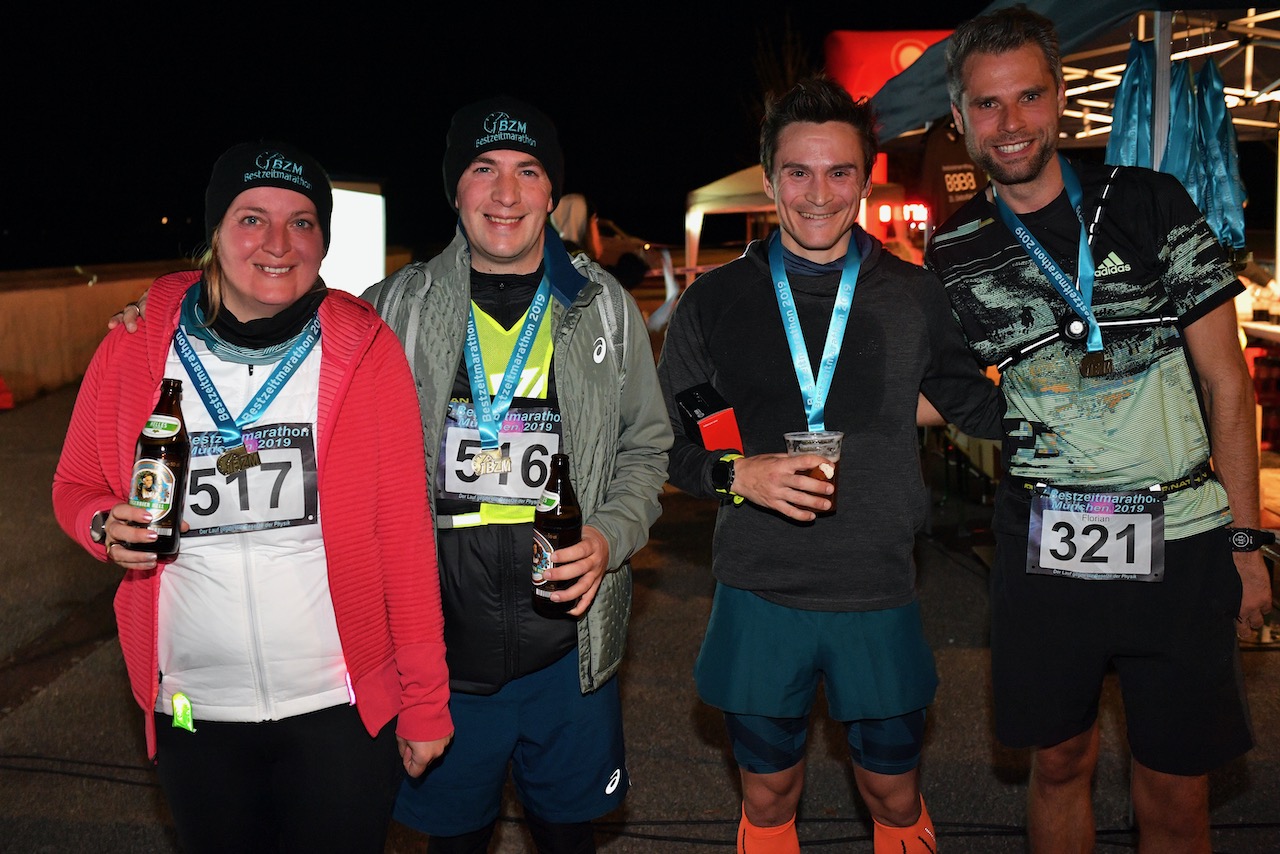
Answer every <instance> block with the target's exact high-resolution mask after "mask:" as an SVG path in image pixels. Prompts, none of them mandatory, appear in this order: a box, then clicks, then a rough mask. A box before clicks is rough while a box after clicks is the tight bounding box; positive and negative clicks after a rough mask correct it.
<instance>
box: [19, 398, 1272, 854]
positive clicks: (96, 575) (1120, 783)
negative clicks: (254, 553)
mask: <svg viewBox="0 0 1280 854" xmlns="http://www.w3.org/2000/svg"><path fill="white" fill-rule="evenodd" d="M75 393H76V389H75V387H69V388H66V389H63V390H60V391H57V392H55V393H52V394H50V395H48V396H45V397H42V398H39V399H37V400H34V401H31V402H29V403H25V404H23V405H21V406H19V408H17V409H14V410H11V411H6V412H0V448H3V449H4V450H3V452H2V453H0V484H3V489H2V491H0V852H10V851H12V852H171V851H176V850H177V847H176V844H175V839H174V834H173V831H172V826H171V822H170V819H169V815H168V811H167V809H166V807H165V804H164V800H163V797H162V796H161V793H160V790H159V788H158V786H157V783H156V777H155V774H154V771H153V770H152V768H151V766H150V765H149V763H148V761H147V759H146V756H145V749H144V744H143V732H142V717H141V713H140V711H139V710H138V709H137V708H136V707H135V706H134V703H133V700H132V698H131V697H130V695H129V691H128V685H127V681H126V678H125V672H124V666H123V663H122V661H121V656H120V649H119V645H118V642H117V640H116V637H115V628H114V623H113V620H112V615H111V611H110V599H111V595H112V593H113V591H114V587H115V584H116V582H117V575H116V572H115V570H113V569H112V568H109V567H106V566H104V565H103V564H99V563H97V562H96V561H94V560H92V559H90V558H89V557H88V556H86V555H85V554H83V553H82V552H81V551H80V549H79V548H78V547H77V546H74V545H73V544H72V543H71V542H70V541H69V540H68V539H67V538H66V537H65V536H64V535H63V534H62V532H61V531H60V530H59V529H58V527H57V525H56V523H55V522H54V520H53V513H52V508H51V504H50V495H49V486H50V482H51V478H52V473H53V470H54V466H55V463H56V460H57V455H58V452H59V449H60V446H61V443H62V439H63V435H64V433H65V430H66V424H67V421H68V419H69V416H70V412H71V406H72V404H73V402H74V395H75ZM925 445H926V453H925V456H924V460H925V469H926V472H927V474H928V478H929V481H930V483H931V486H932V493H933V513H932V518H931V520H930V524H929V526H928V529H927V531H926V532H925V533H923V534H922V535H921V536H920V537H919V540H918V546H917V559H918V563H919V569H920V575H919V578H920V596H921V602H922V606H923V613H924V622H925V628H926V632H927V635H928V638H929V641H930V643H931V644H932V645H933V648H934V650H935V653H936V657H937V664H938V671H939V673H940V675H941V685H940V688H939V691H938V696H937V700H936V702H935V703H934V705H933V707H932V708H931V709H930V713H929V722H928V729H927V734H926V746H925V753H924V760H923V763H922V773H923V786H924V792H925V797H926V799H927V801H928V804H929V811H930V813H931V815H932V816H933V818H934V821H935V823H936V825H937V829H938V835H939V841H940V850H941V851H942V852H944V853H945V854H959V852H1015V851H1023V850H1025V832H1024V800H1025V791H1026V779H1027V773H1028V761H1027V755H1026V753H1025V752H1022V751H1011V750H1007V749H1004V748H1002V747H1000V746H999V745H998V744H997V743H996V742H995V740H994V738H993V736H992V730H991V714H990V701H989V690H988V688H989V685H988V681H989V667H988V650H987V615H988V611H987V597H986V584H987V580H986V578H987V569H986V564H985V563H984V561H983V557H982V556H983V555H985V554H989V548H988V547H989V535H988V532H987V531H986V528H985V526H986V524H987V521H988V520H989V517H990V506H989V504H987V503H986V500H985V498H986V495H987V492H988V490H987V489H986V488H985V484H984V483H983V482H982V481H981V480H980V479H979V478H977V477H975V476H973V475H967V476H966V475H965V468H964V467H963V466H962V465H959V464H957V463H956V462H955V461H948V460H947V458H946V456H945V455H944V454H942V453H941V452H940V450H939V447H940V446H939V445H938V444H937V443H936V442H935V441H934V438H933V437H930V438H928V439H927V440H926V442H925ZM663 507H664V512H663V515H662V517H661V518H660V519H659V521H658V523H657V524H656V525H655V527H654V529H653V532H652V540H651V542H650V545H649V546H648V547H647V548H645V549H644V550H643V551H642V552H641V553H640V554H638V555H637V556H636V560H635V566H636V585H635V615H634V619H633V621H632V625H631V632H630V637H629V646H628V651H627V663H626V664H625V666H624V668H623V670H622V673H621V676H620V679H621V686H622V695H623V703H624V709H625V729H626V738H627V747H628V767H629V770H630V773H631V778H632V783H633V788H632V790H631V792H630V794H629V795H628V797H627V800H626V803H625V806H623V807H622V808H621V809H620V810H619V811H618V812H616V813H614V814H611V815H609V816H606V817H605V818H603V819H601V820H600V821H599V822H597V825H596V826H597V831H598V833H597V839H598V842H599V845H600V850H601V851H602V852H606V854H631V852H700V851H725V852H727V851H731V850H732V840H733V836H734V828H735V827H736V824H737V820H738V811H739V793H738V789H737V774H736V771H735V768H734V765H733V762H732V759H731V756H730V753H729V749H728V742H727V738H726V736H725V732H724V727H723V724H722V721H721V718H720V716H719V714H718V713H717V712H716V711H714V710H713V709H710V708H708V707H707V706H705V705H703V704H702V703H701V702H700V701H699V700H698V698H697V696H696V693H695V691H694V686H693V680H692V675H691V674H692V668H693V662H694V658H695V657H696V655H697V651H698V646H699V643H700V641H701V637H702V631H703V628H704V626H705V624H706V618H707V615H708V613H709V611H710V607H711V593H712V589H713V582H712V578H711V575H710V572H709V569H708V567H709V562H710V537H711V527H712V523H713V513H714V507H713V506H712V503H711V502H704V501H695V500H693V499H690V498H689V497H688V496H685V495H684V494H682V493H679V492H676V491H673V490H672V491H668V492H667V493H666V494H665V495H664V496H663ZM1168 631H1169V632H1170V633H1173V632H1177V631H1178V627H1177V626H1176V625H1170V626H1168ZM1242 660H1243V665H1244V672H1245V678H1246V686H1247V690H1248V696H1249V702H1250V704H1251V708H1252V711H1253V719H1254V726H1255V730H1256V734H1257V747H1255V748H1254V750H1253V751H1251V752H1250V753H1249V754H1248V755H1247V756H1245V757H1243V758H1241V759H1239V760H1237V761H1235V762H1232V763H1230V764H1229V765H1228V766H1226V767H1225V768H1223V769H1221V770H1220V771H1218V772H1215V773H1214V774H1213V775H1212V784H1213V789H1212V819H1213V824H1214V831H1213V844H1214V850H1215V851H1217V852H1254V854H1257V852H1263V853H1264V854H1265V852H1280V841H1277V838H1278V834H1280V797H1278V794H1280V654H1277V653H1276V647H1269V648H1261V647H1256V648H1250V649H1247V650H1245V651H1244V652H1243V653H1242ZM814 720H815V725H814V727H813V730H812V733H811V737H810V742H809V748H808V771H807V782H806V788H805V793H804V798H803V801H802V804H801V811H800V823H799V833H800V838H801V840H802V843H803V846H804V849H805V850H806V851H815V852H827V851H830V852H837V851H841V852H842V851H868V852H869V851H870V850H871V844H870V841H869V840H870V836H869V834H870V820H869V818H868V816H867V814H866V811H865V809H864V807H863V806H862V804H861V803H860V801H859V799H858V798H857V795H856V794H855V790H854V786H853V782H852V776H851V773H850V770H849V763H848V759H847V751H846V747H845V743H844V736H843V731H842V730H841V729H840V728H839V727H838V726H835V725H832V723H831V722H830V721H829V720H827V718H826V716H825V709H824V708H823V706H822V704H821V702H819V705H818V707H817V708H816V709H815V713H814ZM1102 724H1103V740H1102V745H1103V746H1102V756H1101V760H1100V762H1099V768H1098V774H1097V779H1096V784H1095V792H1094V805H1095V810H1096V817H1097V824H1098V827H1099V834H1098V850H1100V851H1108V850H1131V849H1133V848H1134V847H1135V836H1134V834H1133V833H1132V830H1131V827H1130V821H1129V801H1128V796H1127V793H1126V792H1127V765H1128V759H1127V753H1126V747H1125V739H1124V716H1123V712H1122V709H1121V708H1120V704H1119V702H1118V692H1117V690H1116V686H1115V684H1114V682H1113V681H1108V684H1107V686H1106V689H1105V691H1104V696H1103V712H1102ZM519 817H520V811H519V807H518V805H516V804H515V803H514V802H513V801H511V799H510V798H508V801H507V803H506V804H505V805H504V809H503V819H502V821H501V823H500V827H499V834H498V841H497V843H496V844H495V845H494V847H493V850H494V851H495V852H498V854H503V852H519V851H525V850H529V849H528V847H527V837H526V836H525V834H524V831H523V828H522V825H521V823H520V818H519ZM424 848H425V837H423V836H421V835H419V834H417V833H415V832H412V831H410V830H408V829H406V828H403V827H402V826H400V825H396V824H393V825H392V830H391V834H390V838H389V840H388V845H387V849H386V850H387V851H388V852H414V851H417V852H420V851H423V850H424Z"/></svg>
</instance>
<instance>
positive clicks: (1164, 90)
mask: <svg viewBox="0 0 1280 854" xmlns="http://www.w3.org/2000/svg"><path fill="white" fill-rule="evenodd" d="M1173 14H1174V13H1172V12H1156V14H1155V18H1156V22H1155V48H1156V60H1155V61H1156V67H1155V74H1154V83H1155V86H1154V91H1153V92H1152V93H1151V99H1152V100H1151V168H1152V169H1159V168H1160V162H1161V161H1162V160H1163V159H1164V150H1165V146H1166V145H1167V144H1168V141H1169V73H1170V70H1171V69H1170V64H1171V60H1170V59H1169V57H1170V56H1171V55H1172V53H1173V48H1172V42H1173Z"/></svg>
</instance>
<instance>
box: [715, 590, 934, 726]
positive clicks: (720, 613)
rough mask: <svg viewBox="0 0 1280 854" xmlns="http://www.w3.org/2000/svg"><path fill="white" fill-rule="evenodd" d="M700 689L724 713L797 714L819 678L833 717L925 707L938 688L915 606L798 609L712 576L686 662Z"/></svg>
mask: <svg viewBox="0 0 1280 854" xmlns="http://www.w3.org/2000/svg"><path fill="white" fill-rule="evenodd" d="M694 677H695V679H696V681H697V684H698V696H700V697H701V698H702V700H703V702H705V703H707V704H709V705H712V706H715V707H716V708H718V709H721V710H722V711H726V712H733V713H735V714H739V715H759V716H762V717H770V718H805V717H808V715H809V711H810V709H811V708H812V706H813V699H814V696H815V694H816V693H817V690H818V683H819V681H821V682H822V685H823V690H824V691H825V693H826V698H827V708H828V710H829V711H830V713H831V717H833V718H834V719H835V720H838V721H845V722H848V721H859V720H867V719H871V720H887V719H889V718H896V717H898V716H899V715H904V714H906V713H907V712H914V711H916V710H918V709H923V708H925V707H926V706H928V705H929V704H930V703H932V702H933V696H934V692H935V691H936V690H937V687H938V674H937V671H936V669H935V668H934V663H933V652H932V650H930V649H929V644H928V643H927V642H926V641H925V639H924V628H923V626H922V625H921V623H920V605H919V603H918V602H911V603H909V604H907V605H903V606H901V607H899V608H889V609H885V610H881V611H804V610H800V609H798V608H788V607H786V606H784V605H776V604H774V603H772V602H769V601H767V600H765V599H763V598H761V597H760V596H757V595H756V594H754V593H751V592H749V591H746V590H738V589H736V588H733V587H729V586H727V585H724V584H716V591H715V598H714V599H713V600H712V603H711V618H710V620H709V622H708V623H707V633H706V636H705V637H704V638H703V641H702V649H701V651H700V652H699V653H698V661H697V664H696V665H695V667H694Z"/></svg>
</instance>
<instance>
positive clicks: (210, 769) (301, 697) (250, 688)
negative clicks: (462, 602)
mask: <svg viewBox="0 0 1280 854" xmlns="http://www.w3.org/2000/svg"><path fill="white" fill-rule="evenodd" d="M332 208H333V201H332V190H331V188H330V182H329V179H328V176H327V175H326V174H325V173H324V171H323V169H321V167H320V165H319V164H318V163H316V162H315V161H314V160H312V159H311V158H310V157H309V156H307V155H306V154H305V153H303V152H301V151H299V150H298V149H296V148H294V147H293V146H290V145H288V144H285V143H279V142H275V143H269V142H257V143H245V144H242V145H237V146H235V147H233V148H231V149H229V150H228V151H227V152H226V153H224V154H223V155H222V157H221V158H219V160H218V161H217V163H216V164H215V165H214V168H213V174H212V177H211V179H210V182H209V187H208V190H207V191H206V206H205V220H206V232H207V235H208V240H209V246H210V249H209V251H208V252H207V253H206V254H205V256H204V258H203V259H202V260H201V265H200V266H201V269H200V270H199V271H197V272H190V273H175V274H171V275H168V276H164V277H162V278H160V279H158V280H157V281H156V282H155V284H154V285H153V286H152V287H151V288H150V290H149V291H148V294H147V315H146V319H145V321H142V323H141V325H140V326H139V333H138V334H133V335H129V334H126V333H125V330H124V329H121V328H117V329H115V330H113V331H112V332H111V333H109V334H108V335H107V337H106V339H105V340H104V341H103V343H102V345H101V346H100V347H99V348H98V351H97V353H96V354H95V355H94V358H93V361H92V362H91V364H90V365H89V369H88V371H87V373H86V375H85V378H84V382H83V385H82V386H81V389H80V394H79V397H78V398H77V401H76V406H75V411H74V413H73V415H72V419H71V425H70V428H69V430H68V433H67V439H66V443H65V446H64V448H63V451H62V457H61V459H60V461H59V463H58V470H57V473H56V475H55V477H54V485H53V500H54V509H55V511H56V513H57V516H58V521H59V523H60V524H61V525H62V527H63V529H64V530H65V531H66V532H67V534H68V535H69V536H71V537H72V538H73V539H75V540H76V541H78V542H79V543H81V545H83V546H84V547H85V549H87V550H88V551H89V552H90V553H91V554H93V555H95V556H96V557H98V558H99V559H102V560H106V561H108V562H111V563H114V564H116V566H117V567H118V568H119V569H120V570H122V571H123V576H122V580H121V583H120V589H119V591H118V593H117V594H116V601H115V606H116V618H117V623H118V625H119V632H120V645H121V648H122V649H123V652H124V658H125V663H126V665H127V667H128V671H129V680H130V682H131V684H132V687H133V694H134V697H135V698H136V699H137V701H138V703H139V705H141V706H142V709H143V711H144V712H145V714H146V731H147V747H148V751H149V753H150V754H151V755H152V757H153V758H155V759H156V762H157V767H158V771H159V776H160V782H161V785H162V787H163V789H164V792H165V797H166V799H167V800H168V802H169V806H170V808H171V810H172V812H173V815H174V819H175V822H176V824H177V829H178V835H179V837H180V839H181V841H182V844H183V847H184V848H185V849H187V850H190V851H277V850H297V851H309V852H311V851H341V852H354V851H368V852H381V851H382V850H383V848H384V846H385V837H386V832H387V826H388V821H389V817H390V815H391V808H392V804H393V802H394V800H395V795H396V791H397V788H398V786H399V783H400V779H401V776H402V773H401V769H402V768H403V770H404V771H405V772H407V773H409V774H410V775H412V776H415V777H416V776H418V775H420V774H422V772H423V770H424V769H425V768H426V766H427V765H428V764H430V763H431V761H432V760H434V759H435V758H436V757H438V756H439V755H440V754H441V753H442V752H443V751H444V749H445V746H446V745H447V744H448V742H449V739H450V738H451V737H452V731H453V728H452V722H451V720H450V717H449V712H448V699H449V688H448V676H447V673H446V669H445V663H444V641H443V635H442V627H443V619H442V616H441V610H440V592H439V584H438V579H437V575H436V562H435V550H434V545H433V538H432V530H431V521H430V512H429V509H428V503H427V492H426V480H425V477H424V471H425V465H424V461H423V449H422V440H421V430H420V428H419V426H418V425H419V415H418V403H417V397H416V393H415V390H414V386H413V382H412V379H411V378H410V374H409V368H408V365H407V364H406V362H405V359H404V355H403V351H402V349H401V347H400V344H399V342H398V341H397V340H396V338H395V335H394V334H393V333H392V332H391V330H390V329H389V328H388V327H387V326H386V325H385V324H383V322H382V321H381V320H380V319H379V318H378V316H377V314H376V313H375V312H374V311H373V309H372V308H371V307H370V306H368V305H367V304H365V303H363V302H361V301H360V300H357V299H355V298H354V297H351V296H349V295H347V294H345V293H343V292H340V291H330V290H328V289H326V288H325V285H324V282H323V281H321V279H320V277H319V269H320V262H321V260H322V259H323V258H324V255H325V252H326V251H327V250H328V246H329V222H330V214H331V212H332ZM165 378H169V379H179V380H181V381H182V382H183V387H184V395H183V402H182V410H183V416H184V418H185V421H186V427H187V432H188V434H189V437H190V440H191V461H190V464H189V466H188V473H187V478H188V483H187V499H186V507H185V510H184V512H183V523H182V530H183V534H182V539H181V547H180V551H179V553H178V554H177V555H176V556H175V557H173V558H172V559H170V558H160V559H159V560H157V558H156V556H155V554H153V553H151V552H147V551H141V550H138V549H135V548H133V547H134V546H136V545H138V544H145V543H147V542H149V541H151V540H154V538H155V536H156V534H155V532H154V531H153V530H151V529H150V528H148V527H147V524H148V523H149V522H151V521H152V520H151V515H150V512H149V511H148V510H146V509H144V508H142V507H136V506H133V505H131V504H130V503H129V502H128V501H127V500H126V497H127V496H128V495H129V494H130V493H129V486H130V476H131V473H132V469H133V462H134V445H135V442H136V441H137V437H138V435H139V433H140V431H141V429H142V426H143V423H144V422H145V421H146V419H147V417H148V416H149V415H150V414H151V412H152V410H153V408H154V406H155V403H156V401H157V399H158V397H159V393H160V385H161V381H162V380H163V379H165ZM229 452H230V454H231V455H238V456H241V457H243V459H242V460H241V462H242V463H248V465H247V467H245V466H244V465H236V466H225V465H224V466H221V467H220V466H219V465H218V464H217V463H218V460H219V458H223V457H226V456H227V455H228V453H229Z"/></svg>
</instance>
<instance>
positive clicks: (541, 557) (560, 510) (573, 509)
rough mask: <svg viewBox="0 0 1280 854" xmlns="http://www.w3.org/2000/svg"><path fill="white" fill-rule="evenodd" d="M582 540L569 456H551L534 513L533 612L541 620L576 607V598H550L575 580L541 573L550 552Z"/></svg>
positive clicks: (549, 563)
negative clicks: (566, 579)
mask: <svg viewBox="0 0 1280 854" xmlns="http://www.w3.org/2000/svg"><path fill="white" fill-rule="evenodd" d="M581 539H582V510H581V508H579V507H578V496H577V495H575V494H574V491H573V484H572V483H570V481H569V457H568V456H567V455H565V454H552V455H551V471H550V473H549V474H548V475H547V483H546V485H545V486H544V487H543V488H542V497H541V498H539V499H538V506H537V510H536V512H535V513H534V514H533V610H534V611H536V612H537V613H539V614H541V615H542V616H544V617H565V616H568V611H569V610H570V609H571V608H573V607H574V606H575V605H577V604H578V600H577V599H574V600H573V601H571V602H552V601H551V598H550V597H551V593H552V592H553V591H556V590H564V589H566V588H568V587H572V586H573V584H574V583H575V582H576V579H574V580H571V581H550V580H548V579H546V578H545V577H544V576H543V574H542V573H543V571H544V570H546V569H548V568H549V567H550V566H551V553H552V552H554V551H555V550H556V549H559V548H564V547H566V546H571V545H573V544H574V543H576V542H578V541H579V540H581Z"/></svg>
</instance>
